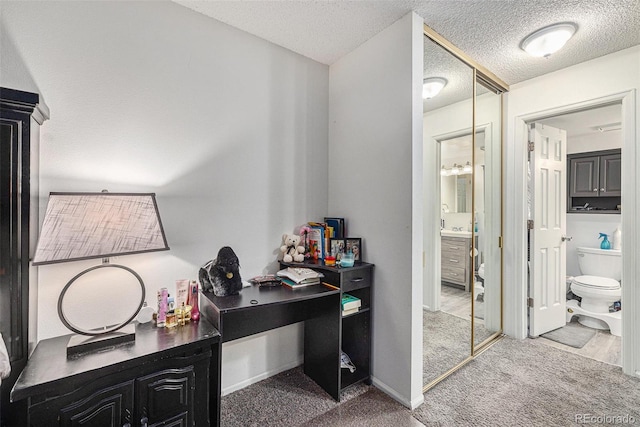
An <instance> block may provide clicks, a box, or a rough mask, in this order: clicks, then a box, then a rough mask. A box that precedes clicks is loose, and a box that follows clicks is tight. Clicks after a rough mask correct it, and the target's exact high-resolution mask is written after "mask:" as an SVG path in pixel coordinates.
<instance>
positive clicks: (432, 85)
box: [422, 77, 447, 99]
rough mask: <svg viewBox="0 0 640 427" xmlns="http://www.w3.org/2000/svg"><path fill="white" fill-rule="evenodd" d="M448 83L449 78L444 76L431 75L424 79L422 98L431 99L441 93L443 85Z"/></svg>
mask: <svg viewBox="0 0 640 427" xmlns="http://www.w3.org/2000/svg"><path fill="white" fill-rule="evenodd" d="M446 85H447V79H444V78H442V77H429V78H426V79H424V81H423V84H422V98H423V99H431V98H433V97H434V96H436V95H437V94H439V93H440V91H441V90H442V88H443V87H445V86H446Z"/></svg>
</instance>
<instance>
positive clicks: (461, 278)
mask: <svg viewBox="0 0 640 427" xmlns="http://www.w3.org/2000/svg"><path fill="white" fill-rule="evenodd" d="M466 272H467V270H466V269H465V268H460V267H450V266H444V265H443V266H442V280H444V281H447V282H452V283H459V284H465V283H466V282H467V274H466Z"/></svg>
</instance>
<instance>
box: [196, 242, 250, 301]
mask: <svg viewBox="0 0 640 427" xmlns="http://www.w3.org/2000/svg"><path fill="white" fill-rule="evenodd" d="M198 279H200V285H201V286H202V289H203V290H204V291H205V292H213V294H214V295H215V296H218V297H226V296H229V295H238V293H240V290H241V289H242V279H241V278H240V261H239V260H238V257H237V256H236V253H235V252H233V249H231V248H230V247H229V246H225V247H223V248H221V249H220V250H219V251H218V256H217V257H216V259H214V260H212V261H209V262H207V263H206V264H205V265H204V266H203V267H201V268H200V271H199V272H198Z"/></svg>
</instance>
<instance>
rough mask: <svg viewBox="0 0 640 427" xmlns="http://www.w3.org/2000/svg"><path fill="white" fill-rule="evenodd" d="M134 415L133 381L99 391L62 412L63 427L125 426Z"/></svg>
mask: <svg viewBox="0 0 640 427" xmlns="http://www.w3.org/2000/svg"><path fill="white" fill-rule="evenodd" d="M132 415H133V381H127V382H124V383H121V384H117V385H115V386H112V387H107V388H105V389H102V390H98V391H97V392H95V393H93V394H92V395H91V396H89V397H87V398H86V399H82V400H80V401H77V402H74V403H72V404H71V405H69V406H67V407H64V408H62V409H61V410H60V416H59V420H60V423H59V425H60V426H61V427H79V426H114V427H115V426H124V425H127V424H129V425H130V424H131V422H132Z"/></svg>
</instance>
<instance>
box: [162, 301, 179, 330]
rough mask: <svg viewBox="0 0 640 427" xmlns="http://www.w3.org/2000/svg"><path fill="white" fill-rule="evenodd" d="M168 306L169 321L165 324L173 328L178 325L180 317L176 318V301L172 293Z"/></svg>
mask: <svg viewBox="0 0 640 427" xmlns="http://www.w3.org/2000/svg"><path fill="white" fill-rule="evenodd" d="M168 307H169V311H167V321H166V322H165V324H164V326H165V327H167V328H173V327H175V326H178V319H177V318H176V311H175V301H174V298H173V297H172V296H171V295H169V298H168Z"/></svg>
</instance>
